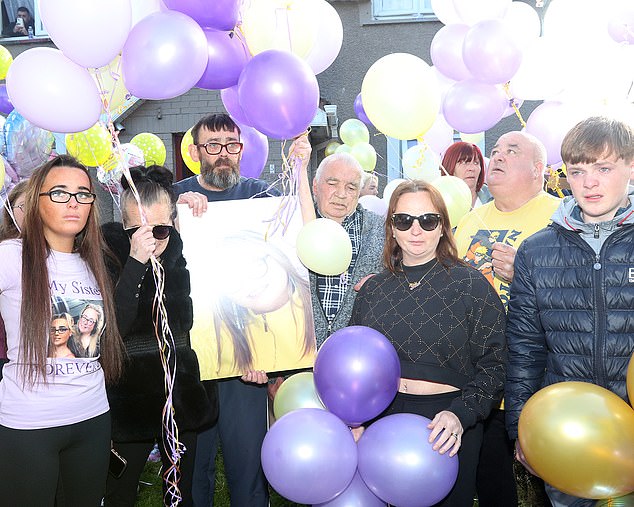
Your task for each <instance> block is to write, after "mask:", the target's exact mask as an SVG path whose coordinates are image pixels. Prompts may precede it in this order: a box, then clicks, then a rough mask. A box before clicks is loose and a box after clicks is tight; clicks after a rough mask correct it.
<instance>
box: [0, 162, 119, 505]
mask: <svg viewBox="0 0 634 507" xmlns="http://www.w3.org/2000/svg"><path fill="white" fill-rule="evenodd" d="M25 196H26V197H25V205H24V224H23V225H24V227H23V230H22V234H21V238H20V239H10V240H5V241H3V242H2V243H0V258H1V259H2V265H1V267H0V312H1V313H2V317H3V319H4V322H5V325H6V330H7V342H8V358H9V362H8V363H7V364H6V365H5V367H4V376H3V379H2V381H1V382H0V477H2V480H0V498H2V499H4V500H6V501H8V502H9V503H11V505H53V504H55V502H56V496H57V501H58V502H61V503H58V505H61V504H63V505H85V506H98V505H100V503H101V499H102V498H103V494H104V491H105V484H106V476H107V473H108V462H109V452H110V413H109V407H108V400H107V397H106V389H105V382H114V381H116V380H117V379H118V377H119V375H120V373H121V368H122V362H123V349H122V343H121V338H120V336H119V333H118V332H117V327H116V325H114V323H115V322H116V319H115V315H114V304H113V301H112V299H111V297H110V295H111V294H112V286H111V284H110V280H109V277H108V274H107V272H106V268H105V265H104V260H103V248H104V245H103V240H102V237H101V233H100V229H99V217H98V213H97V208H96V206H95V205H94V201H95V194H94V193H93V187H92V183H91V180H90V176H89V174H88V171H87V170H86V168H85V167H84V166H83V165H81V164H80V163H78V162H77V161H76V160H75V159H73V158H72V157H68V156H66V155H62V156H58V157H55V158H54V159H52V160H51V161H49V162H47V163H46V164H45V165H43V166H42V167H41V168H39V169H38V170H36V171H35V172H34V173H33V175H32V176H31V178H30V180H29V183H28V185H27V189H26V193H25ZM77 287H82V288H84V289H85V290H84V291H81V293H80V292H78V291H77ZM52 301H54V302H55V307H56V308H59V306H60V305H61V306H65V307H67V308H76V307H81V306H82V305H84V304H86V303H89V302H90V303H93V304H98V305H100V306H102V307H103V313H104V316H105V321H106V322H108V323H110V324H111V325H108V326H105V327H104V329H103V333H102V334H101V336H100V337H99V342H100V343H99V348H100V354H99V356H97V357H90V358H73V357H51V355H50V354H49V352H50V345H51V342H52V340H51V327H52V326H51V320H52V316H53V314H54V313H59V312H58V311H55V312H54V311H52ZM57 322H58V323H59V321H57ZM64 322H66V324H65V325H57V324H56V325H55V328H56V329H57V330H58V331H60V330H61V328H62V327H70V323H69V321H68V319H65V320H64ZM58 331H56V332H54V333H53V342H54V339H55V336H57V335H58ZM33 478H37V481H36V483H34V480H33ZM58 487H59V494H60V495H61V496H59V495H58Z"/></svg>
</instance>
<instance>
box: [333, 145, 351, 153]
mask: <svg viewBox="0 0 634 507" xmlns="http://www.w3.org/2000/svg"><path fill="white" fill-rule="evenodd" d="M335 153H352V146H350V145H349V144H340V145H339V146H337V149H336V150H335Z"/></svg>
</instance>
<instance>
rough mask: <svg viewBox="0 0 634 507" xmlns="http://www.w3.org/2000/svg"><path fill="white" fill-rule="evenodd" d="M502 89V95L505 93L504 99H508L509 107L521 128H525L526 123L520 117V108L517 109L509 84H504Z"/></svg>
mask: <svg viewBox="0 0 634 507" xmlns="http://www.w3.org/2000/svg"><path fill="white" fill-rule="evenodd" d="M503 88H504V93H506V97H507V98H508V99H509V105H510V106H511V107H512V108H513V111H515V116H517V119H518V120H519V122H520V125H521V126H522V128H524V127H526V121H524V118H523V117H522V113H520V108H519V107H517V101H516V100H515V97H513V96H512V95H511V91H510V83H505V84H504V86H503Z"/></svg>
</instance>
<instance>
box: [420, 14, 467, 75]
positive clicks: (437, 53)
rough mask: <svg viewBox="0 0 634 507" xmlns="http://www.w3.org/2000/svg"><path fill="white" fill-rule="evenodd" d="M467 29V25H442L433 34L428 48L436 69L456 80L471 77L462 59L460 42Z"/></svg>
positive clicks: (461, 42)
mask: <svg viewBox="0 0 634 507" xmlns="http://www.w3.org/2000/svg"><path fill="white" fill-rule="evenodd" d="M468 31H469V27H468V26H467V25H458V24H456V25H447V26H443V27H442V28H441V29H440V30H438V31H437V32H436V35H434V38H433V39H432V41H431V47H430V48H429V51H430V54H431V60H432V62H434V66H435V67H436V69H437V70H438V71H439V72H440V73H441V74H443V75H444V76H446V77H448V78H451V79H454V80H456V81H460V80H461V79H467V78H469V77H471V73H470V72H469V69H467V66H466V65H465V62H464V60H463V59H462V44H463V42H464V38H465V36H466V35H467V32H468Z"/></svg>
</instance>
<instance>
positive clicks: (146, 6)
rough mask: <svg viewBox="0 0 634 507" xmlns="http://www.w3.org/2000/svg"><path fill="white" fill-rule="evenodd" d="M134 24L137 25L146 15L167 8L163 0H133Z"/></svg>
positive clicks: (131, 4)
mask: <svg viewBox="0 0 634 507" xmlns="http://www.w3.org/2000/svg"><path fill="white" fill-rule="evenodd" d="M130 6H131V7H132V26H134V25H136V24H137V23H138V22H139V21H141V20H142V19H143V18H145V17H146V16H149V15H150V14H153V13H155V12H159V11H161V10H163V9H166V7H165V5H164V4H163V2H162V1H161V0H131V2H130Z"/></svg>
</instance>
